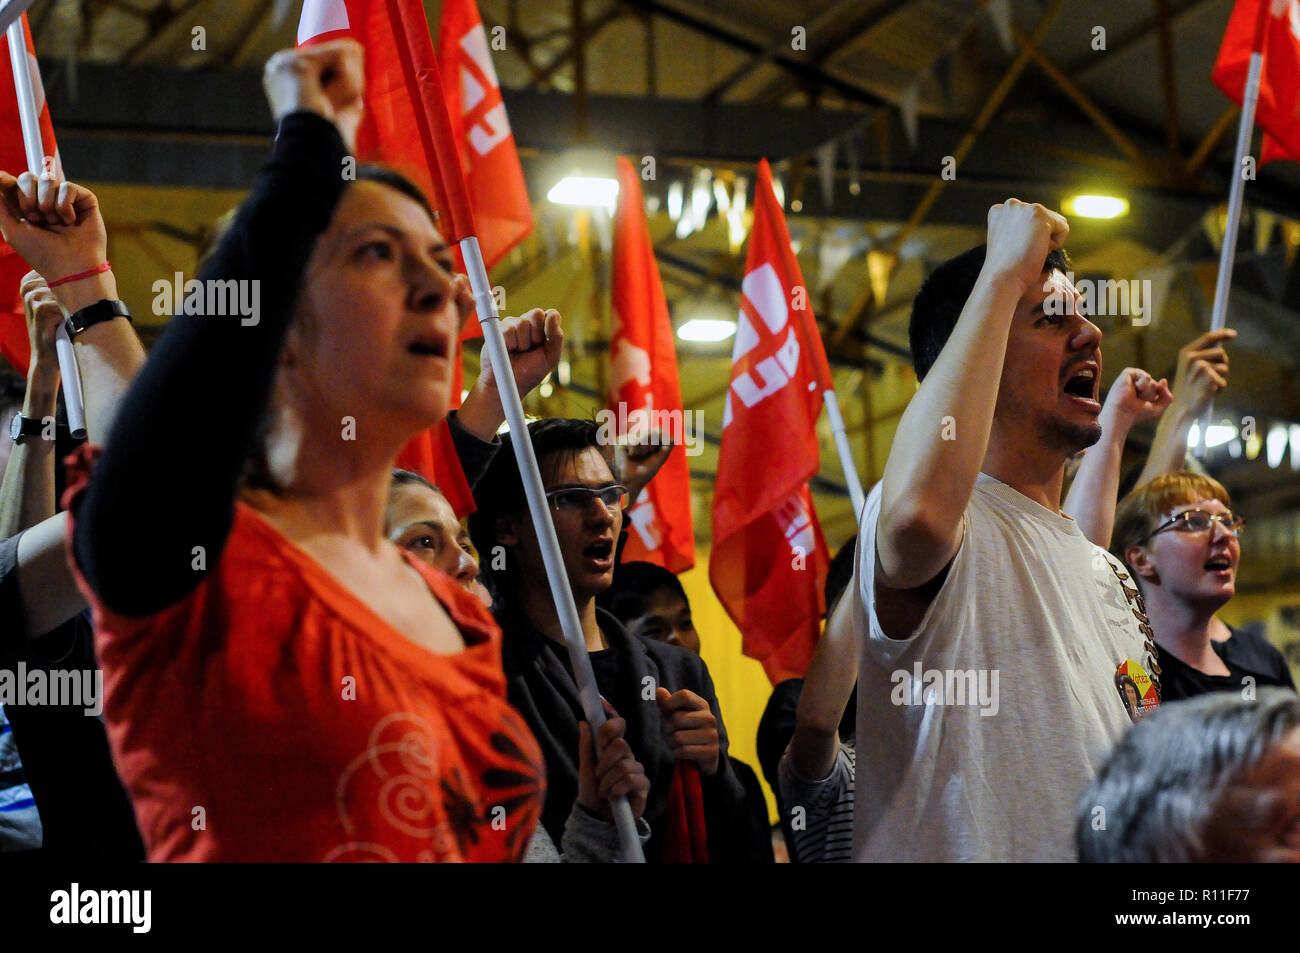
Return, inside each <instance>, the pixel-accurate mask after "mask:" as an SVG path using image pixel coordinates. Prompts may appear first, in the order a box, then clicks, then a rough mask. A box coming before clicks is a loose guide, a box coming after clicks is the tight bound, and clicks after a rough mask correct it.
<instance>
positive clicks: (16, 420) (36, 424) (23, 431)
mask: <svg viewBox="0 0 1300 953" xmlns="http://www.w3.org/2000/svg"><path fill="white" fill-rule="evenodd" d="M40 435H41V422H40V421H39V420H37V419H36V418H35V417H24V416H23V412H22V411H21V410H20V411H18V413H16V414H14V416H13V419H12V420H11V421H9V436H10V437H12V438H13V441H14V443H16V444H20V445H21V444H23V443H26V442H27V440H29V439H30V438H32V437H39V436H40Z"/></svg>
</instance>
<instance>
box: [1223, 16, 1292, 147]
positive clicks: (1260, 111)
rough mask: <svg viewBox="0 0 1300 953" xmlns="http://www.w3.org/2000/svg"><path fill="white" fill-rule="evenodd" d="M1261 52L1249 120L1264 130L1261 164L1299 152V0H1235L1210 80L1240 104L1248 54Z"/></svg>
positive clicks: (1244, 85)
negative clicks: (1255, 98) (1256, 91)
mask: <svg viewBox="0 0 1300 953" xmlns="http://www.w3.org/2000/svg"><path fill="white" fill-rule="evenodd" d="M1255 50H1259V51H1261V52H1262V53H1263V54H1264V64H1263V70H1262V72H1261V73H1260V81H1259V101H1258V103H1257V104H1256V106H1255V123H1256V125H1258V126H1259V127H1260V128H1261V129H1263V130H1264V133H1265V135H1264V148H1263V154H1262V155H1261V157H1260V162H1261V164H1262V163H1264V162H1269V161H1272V160H1274V159H1293V160H1294V159H1295V157H1297V156H1300V0H1237V3H1236V5H1235V6H1234V7H1233V8H1232V15H1231V17H1230V18H1229V19H1228V28H1227V30H1226V31H1225V32H1224V34H1223V43H1222V44H1221V45H1220V47H1219V55H1218V56H1217V57H1216V59H1215V61H1214V69H1213V71H1212V72H1211V74H1210V78H1211V80H1212V81H1213V82H1214V84H1215V85H1216V86H1218V87H1219V89H1221V90H1222V91H1223V93H1224V94H1225V95H1226V96H1227V97H1228V98H1229V99H1231V100H1232V101H1233V102H1235V103H1237V104H1238V105H1241V103H1242V99H1243V98H1244V96H1245V90H1246V77H1247V74H1248V73H1249V71H1250V57H1251V53H1252V52H1254V51H1255Z"/></svg>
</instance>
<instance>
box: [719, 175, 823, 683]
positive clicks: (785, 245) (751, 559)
mask: <svg viewBox="0 0 1300 953" xmlns="http://www.w3.org/2000/svg"><path fill="white" fill-rule="evenodd" d="M741 291H742V297H741V309H740V316H739V319H738V324H737V328H736V337H735V343H734V345H733V350H732V368H731V386H730V387H729V388H728V391H727V398H726V405H725V409H724V412H723V421H722V446H721V448H720V450H719V454H718V473H717V481H716V484H715V487H714V495H713V552H712V554H711V556H710V558H709V581H710V582H711V583H712V585H713V589H714V591H715V592H716V593H717V595H718V598H719V599H720V600H721V601H722V604H723V606H724V607H725V608H726V610H727V612H728V614H729V615H730V616H731V617H732V619H733V620H735V622H736V626H737V628H739V629H740V631H741V634H742V636H743V639H744V651H745V654H746V655H750V656H752V657H754V658H756V659H758V660H759V661H761V662H762V663H763V667H764V669H765V670H766V672H767V674H768V677H769V678H770V679H771V680H772V682H773V684H775V683H777V682H779V681H781V680H783V679H785V678H791V677H797V676H801V675H803V674H804V672H805V671H806V670H807V667H808V662H809V660H810V659H811V658H812V653H813V649H814V648H815V647H816V644H817V638H818V632H819V628H820V625H819V622H820V619H821V616H822V615H823V614H824V611H825V605H824V597H823V593H822V587H823V585H824V583H825V579H826V568H827V565H828V564H829V558H828V554H827V549H826V543H825V540H824V539H823V538H822V534H821V527H820V526H819V525H818V522H817V515H816V512H815V511H814V510H813V505H812V495H811V493H810V492H809V489H808V481H809V480H810V479H811V478H812V477H813V475H814V474H816V472H817V470H818V468H819V466H820V453H819V448H818V441H817V433H816V424H817V418H818V416H819V414H820V412H821V405H822V391H823V390H824V389H825V388H826V386H827V385H828V384H829V376H830V375H829V368H828V367H825V366H824V365H825V353H824V351H823V350H822V346H821V338H820V335H819V334H818V333H817V330H816V327H817V325H816V321H815V319H814V318H813V315H812V311H811V307H810V305H809V302H808V291H807V286H806V285H805V284H804V282H803V276H802V275H801V274H800V271H799V264H798V261H797V260H796V258H795V255H794V251H793V250H792V249H791V247H790V235H789V232H788V230H787V229H786V225H785V217H784V215H783V213H782V211H781V206H780V205H779V204H778V202H777V200H776V194H775V191H774V189H773V185H772V171H771V169H770V168H769V167H768V164H767V161H766V160H764V161H762V162H761V163H760V164H759V175H758V184H757V186H756V189H755V198H754V225H753V229H752V231H751V232H750V239H749V252H748V256H747V259H746V263H745V277H744V280H743V282H742V284H741Z"/></svg>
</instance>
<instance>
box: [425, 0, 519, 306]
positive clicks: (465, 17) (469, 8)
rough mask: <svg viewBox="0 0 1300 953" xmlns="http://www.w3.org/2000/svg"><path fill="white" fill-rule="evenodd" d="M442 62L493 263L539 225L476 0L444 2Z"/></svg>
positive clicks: (487, 259) (477, 220) (482, 241)
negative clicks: (530, 202) (535, 225)
mask: <svg viewBox="0 0 1300 953" xmlns="http://www.w3.org/2000/svg"><path fill="white" fill-rule="evenodd" d="M438 65H439V67H441V69H442V75H443V76H444V77H445V78H446V81H447V83H446V86H444V87H443V92H444V94H445V95H446V97H447V113H448V115H449V116H450V117H451V124H452V130H453V133H454V134H455V136H456V145H457V151H459V153H460V158H461V165H462V168H463V169H464V172H465V182H466V184H467V185H468V186H469V196H470V202H471V204H472V206H473V208H474V224H475V225H476V226H477V228H478V231H477V235H478V241H479V246H480V247H481V248H482V251H483V261H484V263H485V264H486V265H487V266H488V267H489V268H491V267H492V266H493V265H495V264H496V263H497V262H498V261H500V260H501V259H502V258H504V257H505V255H506V253H507V252H508V251H510V249H512V248H514V247H515V246H516V245H518V244H519V243H520V242H521V241H523V240H524V239H525V238H526V237H527V236H528V233H529V232H531V231H532V230H533V209H532V206H531V205H530V204H529V202H528V189H527V187H526V186H525V185H524V170H523V169H522V168H521V167H520V165H519V153H518V152H516V151H515V137H514V135H513V134H512V133H511V131H510V120H509V119H508V118H507V117H506V104H505V102H504V101H503V100H502V98H501V86H500V84H499V83H498V82H497V73H496V69H495V68H494V67H493V66H492V52H491V47H490V45H489V42H488V37H487V33H486V32H485V31H484V29H483V21H482V20H481V19H479V15H478V8H477V7H476V6H475V5H474V0H445V2H444V3H443V6H442V16H441V18H440V19H439V21H438ZM474 327H475V328H477V327H478V322H477V321H476V322H474Z"/></svg>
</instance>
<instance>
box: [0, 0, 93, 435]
mask: <svg viewBox="0 0 1300 953" xmlns="http://www.w3.org/2000/svg"><path fill="white" fill-rule="evenodd" d="M5 36H6V37H7V38H8V40H9V66H10V68H11V69H12V70H13V74H14V89H15V90H17V92H18V115H19V117H20V118H21V120H22V125H23V145H24V147H25V148H26V150H27V171H28V172H30V173H31V174H32V175H34V176H36V177H37V178H38V179H39V178H40V176H41V174H42V173H43V172H44V171H45V147H44V145H43V144H42V143H41V120H40V113H39V112H37V109H36V92H35V90H34V89H33V88H32V76H31V73H30V72H28V67H27V35H26V34H25V33H24V32H23V20H22V17H19V18H18V19H16V20H14V22H13V23H10V24H9V28H8V30H6V31H5ZM54 349H55V351H56V353H57V354H58V357H59V376H60V377H61V378H62V382H63V403H64V405H65V406H66V408H67V411H68V429H69V430H71V431H72V436H74V437H76V438H77V439H78V440H81V439H83V438H84V437H85V436H86V405H85V401H84V399H83V398H82V395H81V373H80V372H79V371H78V369H77V356H76V353H75V352H74V351H73V347H72V339H71V338H69V337H68V332H67V329H66V328H64V326H63V325H62V324H60V325H59V331H58V336H57V337H56V338H55V342H54Z"/></svg>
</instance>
